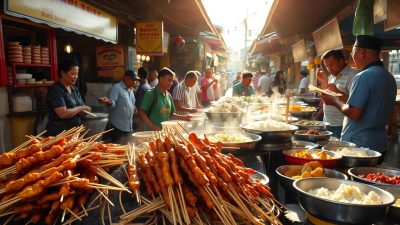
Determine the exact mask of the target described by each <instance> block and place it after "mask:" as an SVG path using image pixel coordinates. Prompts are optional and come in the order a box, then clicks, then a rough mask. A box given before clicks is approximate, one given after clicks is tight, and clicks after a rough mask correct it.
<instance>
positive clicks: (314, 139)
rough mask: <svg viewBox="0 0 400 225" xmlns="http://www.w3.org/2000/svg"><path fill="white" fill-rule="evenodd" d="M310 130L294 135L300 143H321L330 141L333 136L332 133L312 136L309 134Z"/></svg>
mask: <svg viewBox="0 0 400 225" xmlns="http://www.w3.org/2000/svg"><path fill="white" fill-rule="evenodd" d="M307 132H308V130H298V131H296V132H295V133H294V139H296V140H299V141H308V142H313V143H317V142H319V141H328V140H329V138H330V137H331V136H332V135H333V133H332V132H330V131H319V132H320V133H321V134H319V135H312V134H307Z"/></svg>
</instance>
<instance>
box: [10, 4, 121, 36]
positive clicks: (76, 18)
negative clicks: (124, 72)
mask: <svg viewBox="0 0 400 225" xmlns="http://www.w3.org/2000/svg"><path fill="white" fill-rule="evenodd" d="M5 13H6V14H9V15H12V16H16V17H23V18H27V19H29V20H31V21H33V22H36V23H45V24H47V25H49V26H51V27H56V28H61V29H64V30H67V31H74V32H76V33H78V34H84V35H86V36H89V37H94V38H97V39H101V40H104V41H108V42H112V43H117V18H116V17H115V16H113V15H111V14H108V13H106V12H104V11H103V10H100V9H98V8H96V7H94V6H92V5H89V4H87V3H84V2H82V1H79V0H68V1H67V0H40V1H36V0H8V1H5Z"/></svg>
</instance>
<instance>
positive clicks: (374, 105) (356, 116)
mask: <svg viewBox="0 0 400 225" xmlns="http://www.w3.org/2000/svg"><path fill="white" fill-rule="evenodd" d="M380 48H381V40H380V39H378V38H376V37H373V36H366V35H362V36H358V37H357V39H356V42H355V43H354V46H353V51H352V54H351V55H352V57H353V60H354V62H355V66H356V67H357V69H358V71H356V70H354V69H352V68H350V66H349V65H348V64H347V63H346V60H345V58H344V55H343V53H342V52H341V51H340V50H330V51H327V52H326V53H325V54H323V55H322V57H321V58H322V62H323V64H324V66H325V68H326V70H325V71H326V72H327V73H326V72H324V70H323V69H322V68H318V69H317V70H316V73H315V74H316V79H317V80H318V83H319V86H320V87H321V88H322V89H328V90H330V91H332V92H335V93H339V94H341V96H340V97H333V96H331V95H327V94H321V99H322V101H321V104H320V106H321V108H322V110H321V114H323V118H322V120H323V121H326V122H328V123H329V124H330V125H329V126H328V130H329V131H331V132H332V133H333V135H334V136H336V137H338V138H341V139H342V140H344V141H350V142H353V143H355V144H357V145H358V146H360V147H369V148H371V149H374V150H378V151H382V152H383V151H385V146H386V133H385V126H386V125H387V124H388V121H389V119H390V118H391V113H392V111H393V108H394V103H395V97H396V91H397V89H396V83H395V80H394V77H393V76H392V75H391V74H390V73H389V72H388V71H387V70H386V69H385V68H384V67H383V64H382V62H381V61H380ZM78 72H79V66H78V64H77V63H76V62H74V61H69V60H68V61H64V62H62V63H61V64H60V66H59V80H58V81H57V82H56V83H55V84H54V86H53V87H51V88H50V89H49V91H48V93H47V99H46V102H47V106H48V109H49V123H48V124H47V127H46V129H47V135H56V134H58V133H60V132H62V131H63V130H65V129H69V128H71V127H73V126H77V125H79V124H81V123H82V121H81V116H82V115H84V114H85V113H87V112H88V111H91V108H90V107H89V106H86V105H85V104H84V101H83V100H82V97H81V95H80V93H79V91H78V89H77V88H76V87H75V86H74V84H75V82H76V81H77V78H78ZM299 75H300V76H301V80H300V84H299V87H298V94H299V95H307V94H308V91H309V90H308V86H309V83H310V81H309V79H308V75H309V73H308V71H306V70H303V71H301V72H300V73H299ZM137 84H138V85H137ZM229 88H231V91H232V92H231V93H232V96H251V95H255V94H258V95H261V96H271V95H274V94H277V95H282V94H284V93H285V91H286V89H287V84H286V80H285V73H284V71H282V70H279V71H277V72H276V73H275V74H274V76H272V75H271V74H268V73H266V72H257V73H255V74H253V73H250V72H237V74H236V79H235V80H233V82H232V85H231V86H230V87H228V80H227V77H226V75H225V74H224V73H215V72H214V70H213V69H212V68H207V69H206V70H205V71H204V75H203V76H201V73H200V72H199V71H188V72H187V73H186V74H185V76H184V78H183V79H182V80H181V81H178V80H177V77H176V74H175V73H174V72H173V71H172V70H171V69H169V68H162V69H161V70H159V71H157V70H155V69H151V70H147V69H146V68H143V67H142V68H139V69H138V72H137V74H136V73H135V72H134V71H131V70H128V71H126V72H125V73H124V76H123V78H122V80H121V81H120V82H118V83H116V84H114V85H113V86H112V88H111V89H110V91H109V94H108V96H103V97H100V98H99V99H98V102H99V103H101V104H103V105H105V106H107V107H108V108H109V125H108V128H112V131H111V132H109V133H107V134H106V135H105V138H106V139H109V140H110V141H111V142H115V143H126V138H127V137H129V136H130V134H131V133H132V132H133V131H138V130H153V131H155V130H160V129H161V123H162V122H164V121H167V120H189V119H190V113H195V112H197V110H198V109H199V108H200V107H209V106H210V105H211V103H212V101H216V100H218V99H219V98H220V97H221V96H224V95H225V94H226V92H227V90H228V89H229ZM198 95H199V96H200V99H199V98H198ZM317 115H320V114H317ZM315 118H316V117H315ZM135 119H136V120H139V121H140V122H138V123H134V121H135ZM317 119H318V118H317Z"/></svg>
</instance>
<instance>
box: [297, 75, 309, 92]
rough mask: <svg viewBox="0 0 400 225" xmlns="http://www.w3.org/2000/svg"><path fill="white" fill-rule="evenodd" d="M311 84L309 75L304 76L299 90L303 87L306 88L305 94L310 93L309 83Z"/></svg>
mask: <svg viewBox="0 0 400 225" xmlns="http://www.w3.org/2000/svg"><path fill="white" fill-rule="evenodd" d="M309 84H310V80H309V79H308V77H303V78H302V79H301V80H300V84H299V91H300V90H301V89H304V93H303V94H306V93H308V85H309Z"/></svg>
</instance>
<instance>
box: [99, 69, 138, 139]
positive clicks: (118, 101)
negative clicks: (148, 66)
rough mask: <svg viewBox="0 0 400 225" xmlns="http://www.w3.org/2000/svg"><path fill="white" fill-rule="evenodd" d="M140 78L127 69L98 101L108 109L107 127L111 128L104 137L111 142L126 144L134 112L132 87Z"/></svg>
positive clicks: (131, 129) (131, 128)
mask: <svg viewBox="0 0 400 225" xmlns="http://www.w3.org/2000/svg"><path fill="white" fill-rule="evenodd" d="M139 80H140V78H139V77H138V76H137V75H136V73H135V72H133V71H132V70H127V71H126V72H125V73H124V76H123V77H122V80H121V81H120V82H118V83H116V84H114V85H113V86H112V87H111V89H110V91H109V94H108V97H101V98H99V99H98V102H99V103H101V104H105V105H107V106H108V107H109V109H110V112H109V113H110V114H109V116H108V123H109V128H112V129H113V130H112V131H110V132H108V133H106V134H105V135H104V139H105V140H108V139H110V141H111V142H112V143H119V144H127V143H128V138H129V136H130V134H131V132H132V131H133V115H134V113H135V95H134V93H133V87H134V86H135V82H137V81H139Z"/></svg>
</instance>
